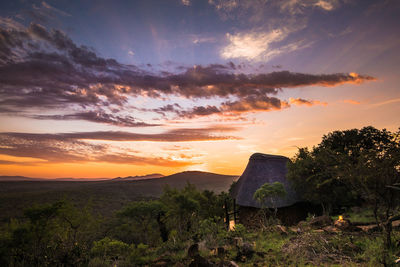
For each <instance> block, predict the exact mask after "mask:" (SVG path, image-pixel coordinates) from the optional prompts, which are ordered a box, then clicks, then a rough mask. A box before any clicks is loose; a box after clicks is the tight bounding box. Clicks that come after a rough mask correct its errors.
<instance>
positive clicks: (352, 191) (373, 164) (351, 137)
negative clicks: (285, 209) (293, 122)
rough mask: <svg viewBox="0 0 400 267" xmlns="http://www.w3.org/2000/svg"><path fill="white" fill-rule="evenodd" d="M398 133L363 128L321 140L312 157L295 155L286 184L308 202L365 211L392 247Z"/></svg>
mask: <svg viewBox="0 0 400 267" xmlns="http://www.w3.org/2000/svg"><path fill="white" fill-rule="evenodd" d="M399 135H400V131H398V132H395V133H392V132H390V131H387V130H386V129H383V130H378V129H376V128H374V127H371V126H369V127H364V128H362V129H360V130H358V129H352V130H346V131H334V132H332V133H329V134H327V135H325V136H324V137H323V138H322V142H321V143H320V144H319V145H318V146H316V147H314V148H313V149H312V150H311V151H308V149H307V148H301V149H299V152H298V153H297V154H296V156H295V157H294V159H293V161H292V162H290V163H289V164H288V168H289V171H288V178H289V179H290V180H291V181H292V182H293V183H294V185H295V188H296V189H297V190H298V191H299V192H301V193H302V195H303V197H304V198H305V199H306V200H309V201H313V202H320V203H321V204H322V205H323V206H324V205H325V206H330V205H331V206H334V205H338V204H339V205H347V206H350V205H352V204H353V205H354V204H356V203H357V202H356V200H358V201H361V202H362V203H364V204H367V205H369V206H370V207H371V208H372V209H373V211H374V214H375V219H376V221H377V223H378V224H379V225H380V226H381V227H382V229H383V230H384V232H385V234H386V235H385V239H384V240H385V244H384V245H385V248H386V249H388V248H390V246H391V232H392V221H393V220H394V219H398V218H400V215H398V214H397V212H398V209H399V202H400V190H398V185H399V184H400V144H399V139H400V138H399Z"/></svg>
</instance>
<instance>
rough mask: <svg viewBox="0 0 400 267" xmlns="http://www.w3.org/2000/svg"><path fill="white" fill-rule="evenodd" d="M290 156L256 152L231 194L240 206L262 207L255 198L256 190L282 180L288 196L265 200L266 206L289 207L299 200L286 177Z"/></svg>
mask: <svg viewBox="0 0 400 267" xmlns="http://www.w3.org/2000/svg"><path fill="white" fill-rule="evenodd" d="M288 160H289V159H288V158H287V157H284V156H276V155H268V154H261V153H255V154H253V155H252V156H251V157H250V159H249V163H248V164H247V167H246V169H245V170H244V172H243V174H242V175H241V176H240V177H239V180H238V181H237V183H236V184H235V186H234V188H233V190H232V192H231V194H232V197H233V198H235V199H236V203H237V204H238V205H240V206H247V207H256V208H261V204H260V203H259V202H257V201H256V200H254V199H253V195H254V192H255V191H256V190H257V189H258V188H260V186H262V185H263V184H265V183H273V182H280V183H282V184H283V186H284V187H285V190H286V196H285V197H283V198H281V197H276V198H274V204H272V203H271V201H266V202H265V207H268V208H272V207H277V208H281V207H287V206H290V205H293V204H294V203H296V202H298V201H299V199H298V197H297V195H296V193H295V191H294V190H293V188H292V187H291V185H290V183H289V181H288V180H287V179H286V174H287V166H286V164H287V162H288Z"/></svg>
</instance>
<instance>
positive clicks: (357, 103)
mask: <svg viewBox="0 0 400 267" xmlns="http://www.w3.org/2000/svg"><path fill="white" fill-rule="evenodd" d="M343 103H346V104H351V105H360V104H361V102H359V101H357V100H353V99H345V100H343Z"/></svg>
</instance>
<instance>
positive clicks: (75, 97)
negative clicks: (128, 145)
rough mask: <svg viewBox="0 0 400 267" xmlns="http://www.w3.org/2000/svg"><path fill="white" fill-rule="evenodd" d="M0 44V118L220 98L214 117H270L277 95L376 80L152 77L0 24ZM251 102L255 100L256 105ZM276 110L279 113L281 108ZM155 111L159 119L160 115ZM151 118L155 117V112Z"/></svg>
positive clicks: (45, 34)
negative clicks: (9, 113)
mask: <svg viewBox="0 0 400 267" xmlns="http://www.w3.org/2000/svg"><path fill="white" fill-rule="evenodd" d="M7 25H9V26H7ZM10 25H11V26H10ZM278 35H279V34H278ZM0 38H1V40H3V41H2V42H0V97H1V99H2V100H0V108H1V109H2V110H12V109H18V110H24V109H29V108H32V107H39V108H42V109H43V108H44V109H60V108H67V107H69V106H71V105H74V106H75V107H83V108H85V109H91V110H98V108H99V107H103V108H104V107H112V106H114V107H117V108H118V109H119V110H123V109H124V107H126V106H127V103H128V100H129V98H131V97H139V96H140V97H147V98H160V97H171V96H178V97H184V98H188V99H196V98H202V99H213V98H222V99H223V100H222V102H221V107H218V108H217V109H218V110H219V111H221V110H222V111H223V112H228V111H230V110H231V111H233V112H236V111H239V110H242V111H250V109H249V108H251V107H253V111H262V110H266V111H268V110H274V109H279V108H278V107H279V103H278V102H279V101H278V100H279V99H275V98H274V97H271V96H270V95H276V94H277V92H278V91H279V90H286V88H296V87H305V86H325V87H333V86H337V85H340V84H345V83H348V84H361V83H363V82H366V81H373V80H375V78H374V77H371V76H368V75H360V74H356V73H334V74H306V73H295V72H289V71H276V72H271V73H259V74H244V73H241V72H240V69H239V68H238V67H237V66H236V65H235V64H233V63H230V64H227V65H220V64H211V65H208V66H193V67H181V68H180V69H181V72H180V73H152V72H148V71H146V70H143V69H141V68H139V67H137V66H134V65H128V64H122V63H119V62H117V61H116V60H114V59H105V58H102V57H99V56H98V55H97V54H96V52H95V51H94V50H93V49H91V48H89V47H86V46H78V45H76V44H75V43H74V42H73V41H72V40H71V39H70V38H69V37H68V36H67V35H66V34H65V33H63V32H61V31H59V30H51V31H48V30H47V29H46V28H44V27H43V26H41V25H39V24H34V23H32V24H31V25H30V26H29V27H27V28H21V26H20V25H17V24H15V23H12V22H10V21H5V23H3V24H1V28H0ZM274 38H275V40H278V39H279V38H278V37H274ZM277 38H278V39H277ZM257 53H258V52H257ZM257 53H255V54H257ZM255 54H254V55H255ZM251 56H252V55H251ZM232 98H233V99H236V100H232ZM256 98H259V99H261V100H260V101H255V99H256ZM280 102H281V104H280V106H282V103H283V102H284V101H280ZM110 109H111V108H110ZM161 109H162V107H161V108H160V110H158V113H159V114H161V113H162V112H166V111H163V110H161ZM217 109H216V108H214V107H213V106H212V105H208V106H207V105H206V106H204V107H197V108H194V109H193V113H195V114H202V115H208V114H214V113H218V110H217ZM154 112H157V111H156V109H154ZM34 117H35V116H34ZM35 118H37V119H45V118H49V119H57V120H71V119H84V120H87V121H92V122H100V123H109V124H114V125H119V126H135V127H136V126H140V125H141V126H147V125H146V124H140V122H136V118H133V117H123V116H119V115H115V114H112V113H109V112H108V113H106V112H101V113H95V112H87V111H85V110H83V111H82V112H77V113H76V114H65V115H61V116H57V115H54V116H50V117H46V116H36V117H35Z"/></svg>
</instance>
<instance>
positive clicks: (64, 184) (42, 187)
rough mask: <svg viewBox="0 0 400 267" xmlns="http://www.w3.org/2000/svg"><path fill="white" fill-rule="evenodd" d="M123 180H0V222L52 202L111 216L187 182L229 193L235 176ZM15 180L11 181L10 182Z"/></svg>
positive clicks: (206, 174) (185, 174)
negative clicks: (123, 208) (125, 206)
mask: <svg viewBox="0 0 400 267" xmlns="http://www.w3.org/2000/svg"><path fill="white" fill-rule="evenodd" d="M152 176H153V178H150V177H149V176H147V177H146V176H142V178H140V177H138V176H133V177H126V178H119V177H118V178H115V179H101V180H96V181H93V180H90V181H88V180H87V179H85V180H80V179H73V180H68V179H69V178H62V179H52V180H49V179H40V178H28V177H20V176H7V177H8V178H7V179H5V178H4V179H3V177H5V176H3V177H0V220H2V221H4V220H8V219H9V218H11V217H18V216H21V215H22V213H23V210H24V209H25V208H26V207H29V206H31V205H32V204H43V203H51V202H55V201H57V200H67V201H71V202H73V203H75V204H76V205H78V206H80V207H84V206H85V205H87V204H88V203H90V205H91V206H92V208H93V209H94V210H95V211H96V212H98V213H100V214H102V215H106V216H107V215H110V214H112V213H113V212H115V211H116V210H118V209H120V208H122V207H123V206H124V205H126V204H127V203H129V202H131V201H136V200H142V199H154V198H158V197H159V196H160V195H161V194H162V192H163V188H164V187H165V186H167V185H169V186H170V187H172V188H178V189H181V188H183V187H185V186H186V185H187V184H188V183H190V184H193V185H195V186H196V188H197V189H199V190H210V191H214V192H215V193H220V192H222V191H228V190H229V187H230V185H231V184H232V182H233V181H235V180H237V178H238V176H235V175H221V174H215V173H209V172H200V171H186V172H181V173H176V174H173V175H169V176H162V175H161V174H152ZM11 177H14V179H11Z"/></svg>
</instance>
